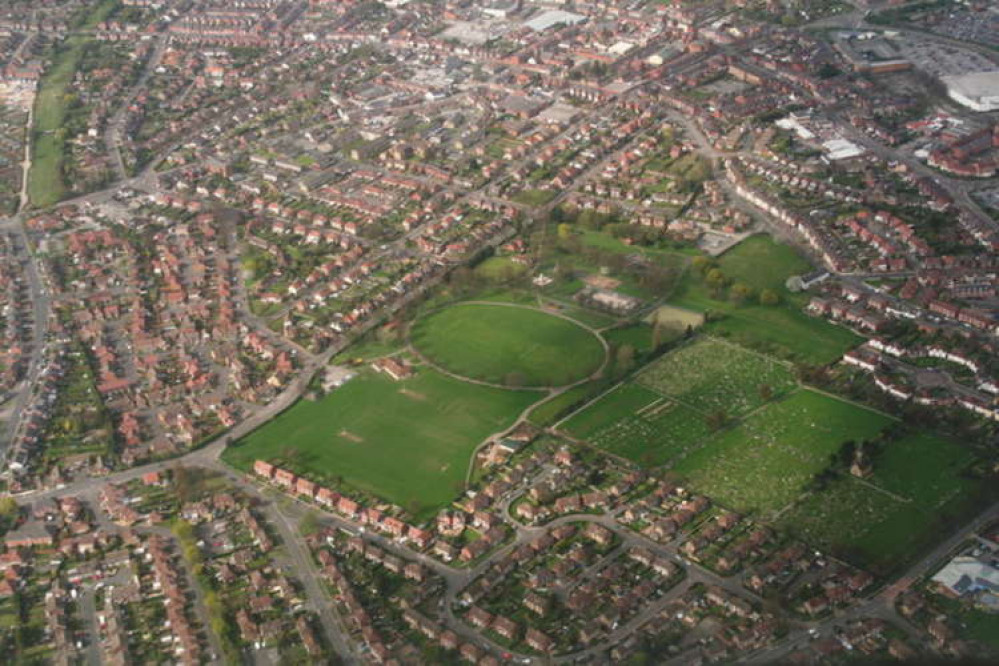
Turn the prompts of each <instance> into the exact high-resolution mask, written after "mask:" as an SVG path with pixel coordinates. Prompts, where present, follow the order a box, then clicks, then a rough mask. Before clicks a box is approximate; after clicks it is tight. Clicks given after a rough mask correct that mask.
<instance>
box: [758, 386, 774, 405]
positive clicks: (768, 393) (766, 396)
mask: <svg viewBox="0 0 999 666" xmlns="http://www.w3.org/2000/svg"><path fill="white" fill-rule="evenodd" d="M773 397H774V389H773V387H772V386H770V384H760V399H761V400H763V401H765V402H769V401H770V400H771V399H772V398H773Z"/></svg>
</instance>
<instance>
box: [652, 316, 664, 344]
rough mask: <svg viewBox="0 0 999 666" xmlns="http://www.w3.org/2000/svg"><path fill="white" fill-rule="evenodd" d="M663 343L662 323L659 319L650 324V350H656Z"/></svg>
mask: <svg viewBox="0 0 999 666" xmlns="http://www.w3.org/2000/svg"><path fill="white" fill-rule="evenodd" d="M662 344H663V324H662V322H661V321H659V319H658V318H657V319H656V323H655V324H653V325H652V351H657V350H658V349H659V348H660V347H661V346H662Z"/></svg>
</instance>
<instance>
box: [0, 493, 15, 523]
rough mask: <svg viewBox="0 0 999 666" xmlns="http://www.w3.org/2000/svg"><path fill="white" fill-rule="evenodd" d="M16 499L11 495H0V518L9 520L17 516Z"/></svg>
mask: <svg viewBox="0 0 999 666" xmlns="http://www.w3.org/2000/svg"><path fill="white" fill-rule="evenodd" d="M17 511H18V506H17V501H16V500H15V499H14V498H13V497H0V519H3V520H9V519H11V518H15V517H17Z"/></svg>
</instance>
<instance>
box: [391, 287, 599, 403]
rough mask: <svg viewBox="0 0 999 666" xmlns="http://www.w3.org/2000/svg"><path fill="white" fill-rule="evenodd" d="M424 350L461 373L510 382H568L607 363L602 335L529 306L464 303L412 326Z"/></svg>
mask: <svg viewBox="0 0 999 666" xmlns="http://www.w3.org/2000/svg"><path fill="white" fill-rule="evenodd" d="M411 337H412V342H413V346H414V347H415V348H416V350H417V351H418V352H420V354H422V355H423V356H424V357H426V358H427V359H428V360H430V361H431V362H432V363H434V364H436V365H438V366H439V367H441V368H443V369H444V370H447V371H448V372H452V373H454V374H456V375H460V376H462V377H468V378H470V379H477V380H481V381H485V382H490V383H493V384H501V385H508V386H532V387H540V386H564V385H566V384H571V383H573V382H576V381H579V380H580V379H583V378H585V377H589V376H590V375H591V374H593V373H594V372H596V371H597V370H598V369H599V368H600V366H601V364H602V363H603V362H604V356H605V352H604V347H603V345H602V344H601V341H600V339H599V338H597V336H595V335H594V334H593V333H591V332H590V331H588V330H587V329H585V328H583V327H582V326H580V325H578V324H575V323H573V322H571V321H568V320H566V319H562V318H560V317H556V316H554V315H551V314H548V313H545V312H542V311H541V310H535V309H533V308H526V307H510V306H506V305H498V304H478V303H463V304H459V305H453V306H450V307H447V308H445V309H443V310H438V311H437V312H434V313H432V314H430V315H428V316H426V317H424V318H422V319H420V320H419V321H417V322H416V323H415V324H414V326H413V331H412V336H411Z"/></svg>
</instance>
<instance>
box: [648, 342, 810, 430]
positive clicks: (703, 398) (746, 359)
mask: <svg viewBox="0 0 999 666" xmlns="http://www.w3.org/2000/svg"><path fill="white" fill-rule="evenodd" d="M637 382H638V383H639V384H641V385H643V386H645V387H647V388H650V389H652V390H654V391H657V392H659V393H662V394H663V395H667V396H670V397H673V398H676V399H677V400H679V401H680V402H682V403H684V404H686V405H688V406H690V407H693V408H695V409H697V410H698V411H700V412H702V413H709V412H712V411H719V410H720V411H724V412H725V413H726V414H728V415H729V416H733V415H736V414H745V413H747V412H749V411H751V410H752V409H755V408H756V407H759V406H760V405H762V404H763V403H765V402H766V401H767V400H769V399H770V398H771V397H773V396H778V395H782V394H785V393H788V392H789V391H792V390H794V388H795V386H796V385H797V384H796V382H795V379H794V375H793V373H792V372H791V370H790V368H788V367H787V366H786V365H785V364H784V363H781V362H779V361H776V360H774V359H772V358H769V357H766V356H763V355H761V354H757V353H755V352H752V351H749V350H747V349H743V348H741V347H738V346H736V345H733V344H731V343H728V342H724V341H722V340H713V339H700V340H697V341H695V342H693V343H691V344H688V345H685V346H683V347H680V348H679V349H677V350H675V351H673V352H670V353H669V354H666V355H665V356H663V357H662V358H660V359H659V360H658V361H655V362H654V363H652V364H650V365H649V366H648V367H646V368H645V369H644V370H642V371H641V373H639V375H638V376H637Z"/></svg>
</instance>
